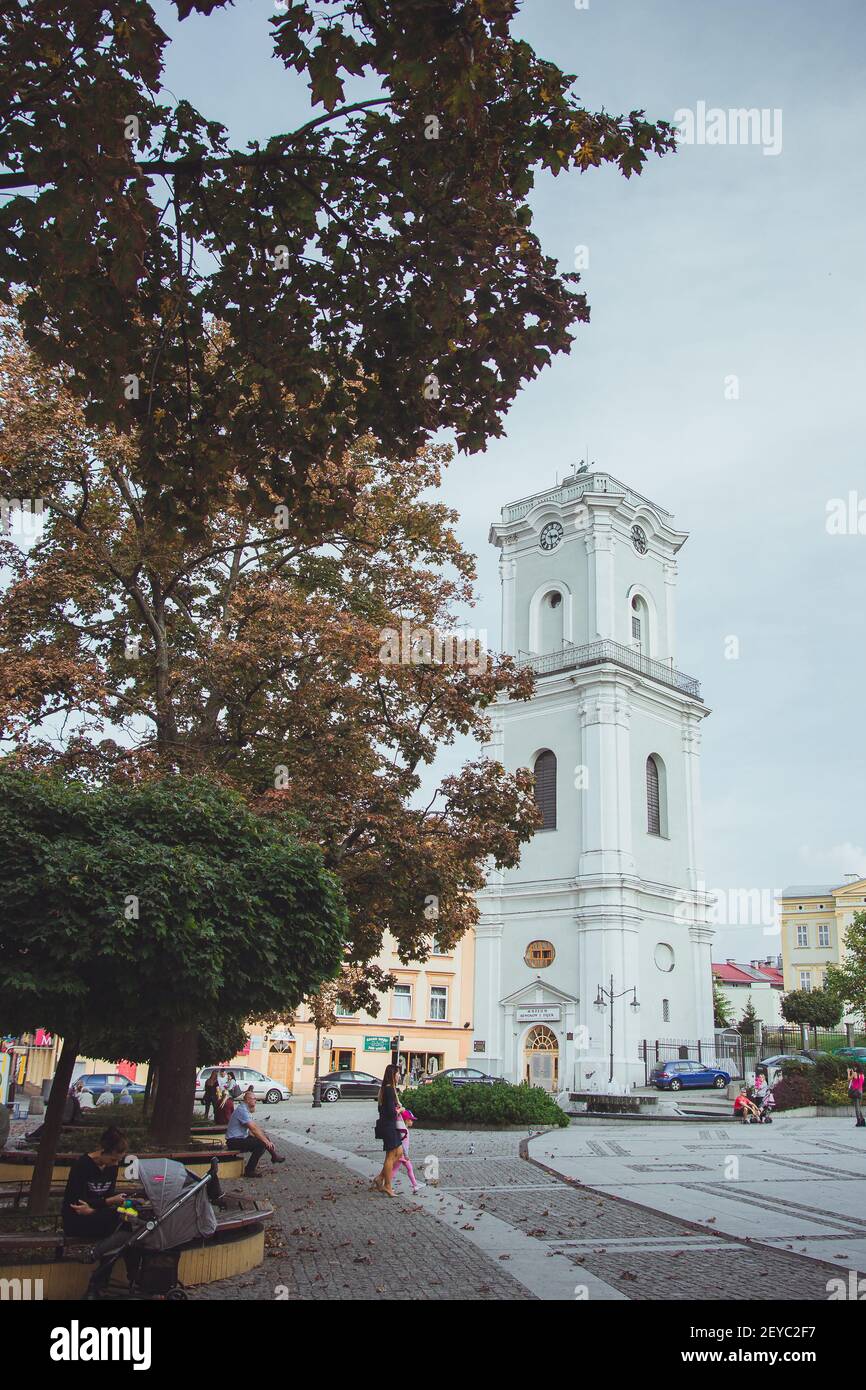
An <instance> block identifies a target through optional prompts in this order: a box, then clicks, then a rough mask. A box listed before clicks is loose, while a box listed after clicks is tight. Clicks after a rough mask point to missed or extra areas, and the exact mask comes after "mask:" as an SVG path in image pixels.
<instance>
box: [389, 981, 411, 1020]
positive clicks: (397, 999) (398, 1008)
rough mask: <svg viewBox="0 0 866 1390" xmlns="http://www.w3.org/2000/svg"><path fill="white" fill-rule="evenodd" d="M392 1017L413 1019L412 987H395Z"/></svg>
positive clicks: (392, 997) (392, 1000)
mask: <svg viewBox="0 0 866 1390" xmlns="http://www.w3.org/2000/svg"><path fill="white" fill-rule="evenodd" d="M391 1017H392V1018H411V1017H412V986H411V985H395V986H394V993H393V995H392V996H391Z"/></svg>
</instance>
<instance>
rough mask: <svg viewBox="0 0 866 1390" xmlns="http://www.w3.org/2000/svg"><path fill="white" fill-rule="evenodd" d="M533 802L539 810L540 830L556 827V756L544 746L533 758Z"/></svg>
mask: <svg viewBox="0 0 866 1390" xmlns="http://www.w3.org/2000/svg"><path fill="white" fill-rule="evenodd" d="M533 773H534V774H535V804H536V806H537V807H538V809H539V811H540V812H541V817H542V820H541V828H542V830H555V829H556V756H555V754H553V753H551V751H550V749H549V748H546V749H545V750H544V752H543V753H539V755H538V757H537V758H536V759H535V767H534V768H533Z"/></svg>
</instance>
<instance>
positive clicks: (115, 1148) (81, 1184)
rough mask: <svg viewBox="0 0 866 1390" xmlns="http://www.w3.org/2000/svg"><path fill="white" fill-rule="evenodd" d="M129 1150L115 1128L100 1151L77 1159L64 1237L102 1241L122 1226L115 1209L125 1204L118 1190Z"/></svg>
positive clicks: (65, 1196) (65, 1203) (66, 1201)
mask: <svg viewBox="0 0 866 1390" xmlns="http://www.w3.org/2000/svg"><path fill="white" fill-rule="evenodd" d="M126 1151H127V1143H126V1135H125V1134H122V1133H121V1132H120V1130H119V1129H115V1128H114V1126H113V1125H112V1126H111V1127H110V1128H109V1129H106V1130H105V1131H104V1133H103V1134H102V1137H101V1138H100V1141H99V1148H98V1149H95V1150H94V1151H93V1152H92V1153H86V1154H82V1155H81V1157H80V1158H76V1160H75V1162H74V1163H73V1165H72V1167H71V1168H70V1170H69V1178H68V1180H67V1183H66V1191H65V1192H64V1194H63V1206H62V1208H61V1211H62V1213H63V1233H64V1235H67V1236H73V1237H75V1238H76V1239H78V1240H89V1241H97V1240H103V1239H104V1237H105V1236H108V1235H111V1233H112V1231H114V1230H115V1229H116V1227H117V1226H118V1225H119V1223H120V1217H119V1216H118V1214H117V1211H116V1210H115V1208H116V1207H118V1206H119V1205H120V1203H121V1202H122V1201H123V1194H122V1193H118V1192H117V1191H116V1190H115V1189H116V1188H117V1172H118V1169H119V1168H120V1165H121V1163H122V1162H123V1160H124V1159H125V1157H126Z"/></svg>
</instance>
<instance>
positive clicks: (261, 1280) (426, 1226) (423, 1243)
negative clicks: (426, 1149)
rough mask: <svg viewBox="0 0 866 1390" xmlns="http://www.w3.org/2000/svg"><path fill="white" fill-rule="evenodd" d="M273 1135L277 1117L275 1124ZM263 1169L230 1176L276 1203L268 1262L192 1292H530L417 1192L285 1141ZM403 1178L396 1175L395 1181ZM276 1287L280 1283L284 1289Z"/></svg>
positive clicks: (471, 1295)
mask: <svg viewBox="0 0 866 1390" xmlns="http://www.w3.org/2000/svg"><path fill="white" fill-rule="evenodd" d="M271 1128H272V1129H273V1130H274V1133H275V1135H276V1133H277V1128H276V1126H271ZM284 1152H287V1153H288V1161H287V1162H286V1163H284V1164H281V1165H280V1166H279V1167H274V1166H272V1165H271V1164H270V1163H269V1162H268V1161H267V1160H265V1161H264V1162H263V1163H262V1165H261V1171H262V1173H263V1176H262V1177H261V1178H259V1179H257V1180H256V1181H255V1182H254V1183H253V1182H246V1183H245V1184H232V1185H231V1187H230V1189H229V1190H230V1191H235V1190H242V1191H244V1192H250V1191H254V1192H255V1194H256V1196H257V1197H258V1198H259V1199H263V1200H269V1201H271V1202H272V1203H273V1205H274V1207H275V1208H276V1210H277V1215H276V1217H275V1218H274V1219H273V1220H272V1221H271V1222H270V1223H269V1225H268V1229H267V1234H266V1254H265V1260H264V1264H263V1265H262V1266H260V1267H259V1268H258V1269H256V1270H252V1271H251V1272H250V1273H249V1274H246V1275H243V1276H241V1277H240V1279H227V1280H223V1281H222V1282H221V1283H219V1284H210V1285H208V1286H206V1287H204V1288H201V1289H196V1290H194V1291H193V1293H192V1294H191V1297H193V1298H195V1299H197V1300H198V1299H213V1298H222V1299H225V1298H228V1299H238V1298H240V1299H261V1300H265V1299H275V1298H289V1299H330V1300H340V1301H342V1300H347V1299H353V1300H373V1299H379V1298H383V1297H384V1298H388V1299H423V1300H425V1301H430V1300H434V1301H435V1300H440V1299H441V1300H460V1301H464V1300H466V1301H468V1300H473V1301H487V1302H499V1301H502V1300H510V1299H525V1298H530V1297H531V1295H530V1294H529V1293H528V1292H527V1290H526V1289H525V1288H524V1287H523V1286H522V1285H521V1284H518V1283H517V1282H516V1281H515V1280H514V1279H512V1278H511V1277H510V1275H509V1274H508V1273H507V1272H506V1270H505V1269H504V1267H503V1266H502V1265H501V1264H497V1263H496V1262H494V1261H493V1260H491V1259H488V1258H487V1257H486V1256H485V1255H484V1254H482V1253H481V1252H480V1251H478V1250H476V1249H475V1248H474V1247H473V1246H472V1245H470V1244H469V1243H468V1242H467V1241H466V1240H465V1238H464V1237H462V1236H461V1235H459V1234H458V1233H457V1232H452V1231H451V1230H450V1229H449V1228H448V1227H447V1226H445V1225H443V1224H442V1223H441V1222H440V1221H437V1220H436V1219H435V1218H434V1217H432V1216H429V1215H427V1214H426V1213H425V1212H422V1211H419V1209H418V1208H417V1206H416V1205H415V1204H414V1203H413V1201H412V1199H411V1194H409V1195H407V1196H406V1197H399V1198H396V1199H394V1200H390V1199H389V1198H387V1197H383V1196H380V1195H379V1194H378V1193H375V1192H371V1191H370V1188H369V1184H368V1183H367V1182H365V1181H364V1180H362V1179H360V1178H357V1177H355V1175H354V1174H352V1173H348V1172H346V1171H345V1170H344V1169H343V1168H342V1167H341V1166H340V1165H339V1164H336V1163H333V1162H329V1161H328V1160H327V1159H323V1158H320V1157H318V1156H317V1155H315V1154H311V1153H308V1152H306V1151H304V1150H300V1149H296V1148H293V1147H288V1146H287V1147H286V1148H285V1149H284ZM397 1185H399V1184H397ZM278 1290H279V1292H278Z"/></svg>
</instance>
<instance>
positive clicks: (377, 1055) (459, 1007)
mask: <svg viewBox="0 0 866 1390" xmlns="http://www.w3.org/2000/svg"><path fill="white" fill-rule="evenodd" d="M376 964H377V965H379V966H380V967H381V968H382V969H383V970H385V971H387V972H388V973H389V974H391V975H393V976H394V977H395V984H394V986H393V987H392V989H390V990H389V991H388V993H387V994H385V995H383V996H382V1006H381V1008H380V1010H379V1013H378V1014H377V1015H376V1016H374V1015H372V1014H370V1013H367V1012H364V1011H359V1012H357V1013H354V1014H350V1013H342V1014H341V1016H340V1017H339V1018H338V1019H337V1021H336V1023H335V1024H334V1026H333V1027H332V1028H329V1029H327V1030H326V1031H323V1033H322V1036H321V1055H320V1061H319V1074H320V1075H321V1076H325V1075H327V1073H328V1072H332V1071H334V1072H335V1071H359V1072H366V1073H368V1074H369V1075H371V1076H377V1077H381V1076H382V1075H383V1074H384V1071H385V1067H386V1066H387V1065H388V1063H389V1062H390V1061H391V1059H392V1053H395V1052H397V1053H399V1056H400V1060H401V1063H402V1065H403V1068H404V1070H405V1071H406V1073H407V1075H408V1074H410V1073H411V1072H413V1071H415V1072H416V1073H420V1072H426V1073H428V1074H429V1073H431V1072H437V1071H443V1070H444V1069H445V1068H446V1067H458V1066H466V1065H467V1062H469V1063H470V1065H471V1064H472V1062H471V1054H472V1046H473V1044H472V1027H473V1014H472V1005H473V992H474V985H475V979H474V975H475V971H474V964H475V936H474V932H472V931H469V932H467V933H466V935H465V936H464V937H463V939H462V940H461V941H460V942H458V944H457V945H456V946H455V947H453V948H452V949H450V950H448V951H442V952H440V951H439V950H438V948H437V947H435V945H434V948H433V953H432V954H431V955H430V956H429V957H428V959H427V960H426V961H413V962H410V963H409V964H404V963H403V962H402V961H400V959H399V957H398V955H397V952H396V950H395V946H394V941H393V939H392V938H391V937H390V936H388V937H386V940H385V945H384V948H383V950H382V953H381V954H380V956H379V957H378V959H377V961H376ZM247 1032H248V1035H249V1045H248V1049H247V1051H246V1052H244V1053H243V1054H238V1055H237V1056H235V1057H234V1058H233V1059H232V1061H233V1062H234V1063H235V1064H236V1065H238V1066H244V1065H246V1066H249V1067H253V1068H255V1069H256V1070H257V1071H261V1072H264V1073H265V1075H266V1076H269V1077H271V1078H272V1080H274V1081H279V1082H281V1083H282V1084H283V1085H284V1086H287V1087H288V1088H289V1090H291V1091H292V1092H293V1093H294V1094H295V1095H309V1094H311V1093H312V1090H313V1082H314V1080H315V1076H316V1030H315V1028H314V1027H313V1025H312V1023H310V1021H309V1015H308V1012H307V1010H306V1009H305V1008H303V1007H302V1008H300V1009H299V1010H298V1014H297V1018H296V1019H295V1020H294V1022H293V1023H292V1024H291V1026H290V1027H283V1028H275V1029H270V1030H266V1029H264V1028H262V1027H260V1026H258V1025H256V1024H250V1025H249V1027H248V1029H247ZM398 1040H399V1041H398ZM395 1044H397V1045H396V1046H395Z"/></svg>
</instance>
